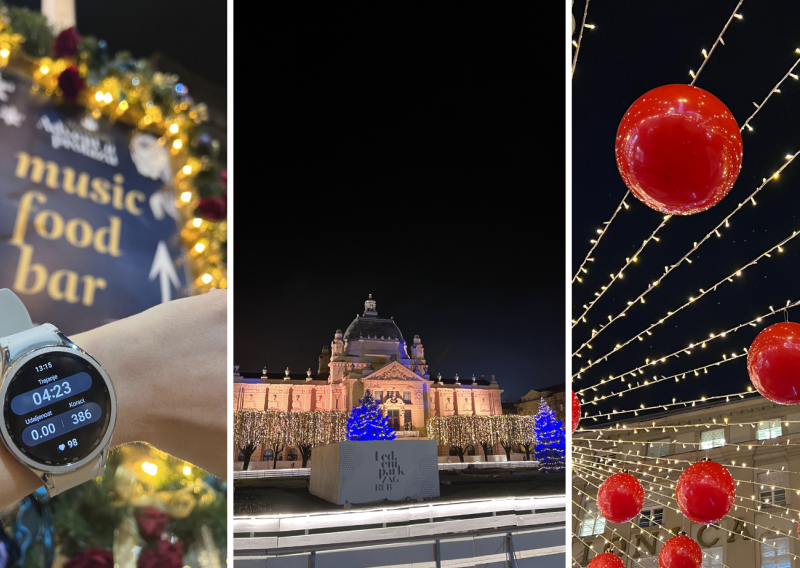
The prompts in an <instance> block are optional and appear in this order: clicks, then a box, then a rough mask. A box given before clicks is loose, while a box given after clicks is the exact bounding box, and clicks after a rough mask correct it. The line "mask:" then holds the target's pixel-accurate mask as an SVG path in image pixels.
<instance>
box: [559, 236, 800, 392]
mask: <svg viewBox="0 0 800 568" xmlns="http://www.w3.org/2000/svg"><path fill="white" fill-rule="evenodd" d="M797 235H798V232H797V231H792V234H791V235H789V236H788V237H786V238H785V239H783V240H782V241H781V242H779V243H778V244H776V245H774V246H773V247H771V248H769V249H767V250H766V251H764V252H762V253H761V254H760V255H758V256H757V257H755V258H754V259H753V260H751V261H750V262H748V263H747V264H745V265H744V266H742V267H741V268H738V269H736V270H734V271H733V272H732V273H731V274H729V275H728V276H725V277H724V278H722V279H721V280H719V281H718V282H717V283H716V284H714V285H712V286H711V287H710V288H708V289H703V288H700V293H699V294H697V295H696V296H690V297H689V300H688V301H687V302H686V303H685V304H683V305H682V306H680V307H678V308H676V309H675V310H673V311H671V312H667V314H666V315H664V316H662V318H661V319H659V320H658V321H657V322H655V323H652V324H650V326H649V327H647V328H646V329H644V330H643V331H640V332H639V333H637V334H636V335H634V336H633V337H631V338H630V339H628V340H627V341H625V343H622V344H617V345H616V347H614V349H612V350H611V351H609V352H608V353H606V354H605V355H604V356H602V357H600V358H598V359H596V360H595V361H594V362H590V363H589V366H588V367H587V368H589V367H592V366H594V365H596V364H597V363H598V362H600V361H601V360H605V359H606V358H607V357H608V356H609V355H611V354H612V353H614V352H616V351H619V350H620V349H622V348H623V347H625V346H626V345H628V344H629V343H631V342H632V341H634V340H635V339H637V338H639V337H640V336H641V335H642V334H644V333H647V334H648V335H650V333H649V332H650V330H652V329H653V328H655V327H656V326H659V325H661V324H662V323H664V322H665V321H667V320H668V319H669V318H671V317H672V316H674V315H675V314H677V313H678V312H680V311H681V310H683V309H684V308H686V307H688V306H689V305H690V304H693V303H694V302H696V301H697V300H699V299H700V298H702V297H703V296H705V295H706V294H708V293H710V292H714V291H716V289H717V287H719V286H721V285H722V284H723V283H724V282H726V281H727V282H733V279H734V278H736V277H738V276H741V275H742V272H744V271H745V270H746V269H747V268H749V267H751V266H754V265H755V264H758V261H759V260H761V259H762V258H771V256H772V254H771V253H774V252H776V251H777V252H783V245H785V244H786V243H788V242H789V241H791V240H792V239H794V238H795V237H796V236H797ZM628 308H630V304H629V305H628ZM626 310H627V308H626ZM622 313H624V311H623V312H622ZM606 327H608V326H606ZM601 331H602V330H601ZM599 333H600V332H597V333H594V334H593V337H597V335H599ZM587 343H588V341H587V342H586V343H584V344H583V345H582V346H581V347H579V348H578V350H577V351H575V353H573V355H576V354H578V353H579V352H580V351H581V350H582V349H583V348H584V347H585V346H586V345H587ZM584 370H585V369H583V370H582V371H579V373H580V372H583V371H584ZM579 373H576V375H577V374H579ZM573 376H574V375H573Z"/></svg>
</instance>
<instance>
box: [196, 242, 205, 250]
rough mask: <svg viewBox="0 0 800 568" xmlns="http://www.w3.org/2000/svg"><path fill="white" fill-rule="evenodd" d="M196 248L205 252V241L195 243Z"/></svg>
mask: <svg viewBox="0 0 800 568" xmlns="http://www.w3.org/2000/svg"><path fill="white" fill-rule="evenodd" d="M194 250H196V251H197V252H203V251H204V250H206V245H204V244H203V243H197V244H196V245H194Z"/></svg>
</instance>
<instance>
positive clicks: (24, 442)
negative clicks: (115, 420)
mask: <svg viewBox="0 0 800 568" xmlns="http://www.w3.org/2000/svg"><path fill="white" fill-rule="evenodd" d="M69 351H73V352H72V353H70V352H69ZM15 371H16V372H15V373H14V375H13V377H12V378H11V380H10V382H9V383H8V385H7V386H6V385H4V388H3V390H4V391H5V400H4V407H3V419H4V426H5V430H6V432H7V433H8V437H9V438H10V440H11V441H12V442H13V444H14V445H15V446H16V448H17V449H18V450H19V451H20V452H21V453H22V454H23V455H24V456H26V457H27V458H28V459H30V460H33V461H35V462H37V463H38V464H42V465H45V466H49V465H52V466H59V465H61V466H63V465H69V464H74V463H77V462H80V461H81V460H83V459H84V458H86V457H88V456H89V455H90V454H92V452H94V450H95V449H96V448H97V446H98V445H99V444H100V442H101V441H102V440H103V439H104V437H105V434H106V432H107V430H108V427H109V421H110V418H111V405H112V402H111V393H110V392H109V388H108V384H107V382H106V380H105V379H104V377H103V376H102V375H101V373H100V371H99V370H98V368H97V367H96V366H95V365H93V364H91V363H90V361H89V360H88V359H87V357H85V356H84V355H83V354H81V353H79V352H74V350H70V349H64V348H56V349H54V350H48V349H45V350H44V352H43V353H41V354H39V355H35V356H33V357H31V358H29V359H28V360H27V361H24V362H23V363H22V364H21V365H20V366H19V367H18V368H17V369H16V370H15Z"/></svg>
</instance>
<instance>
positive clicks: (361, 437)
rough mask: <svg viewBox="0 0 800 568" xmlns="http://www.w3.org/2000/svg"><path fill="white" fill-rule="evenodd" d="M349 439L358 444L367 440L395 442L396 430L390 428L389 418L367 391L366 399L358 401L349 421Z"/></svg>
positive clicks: (365, 393)
mask: <svg viewBox="0 0 800 568" xmlns="http://www.w3.org/2000/svg"><path fill="white" fill-rule="evenodd" d="M347 439H348V440H354V441H357V442H361V441H365V440H394V430H393V429H392V428H391V427H389V418H388V417H386V416H384V415H383V413H382V412H381V405H380V403H378V401H376V400H375V399H374V398H372V393H371V392H369V389H367V390H366V391H365V392H364V398H360V399H358V406H354V407H353V411H352V412H351V413H350V418H348V419H347Z"/></svg>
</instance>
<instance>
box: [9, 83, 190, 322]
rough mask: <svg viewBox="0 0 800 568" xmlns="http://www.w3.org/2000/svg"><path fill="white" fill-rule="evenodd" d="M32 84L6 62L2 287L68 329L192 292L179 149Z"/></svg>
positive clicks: (37, 318) (36, 315)
mask: <svg viewBox="0 0 800 568" xmlns="http://www.w3.org/2000/svg"><path fill="white" fill-rule="evenodd" d="M30 87H31V85H30V83H29V82H26V81H24V80H21V79H18V78H16V77H12V76H10V75H9V74H8V73H7V72H3V73H2V74H0V288H10V289H11V290H13V291H14V292H15V293H16V294H17V295H18V296H19V297H20V298H21V299H22V301H23V302H24V303H25V305H26V306H27V307H28V310H29V311H30V314H31V318H32V319H33V321H34V323H35V324H42V323H52V324H53V325H55V326H56V327H58V328H60V329H61V330H62V331H63V332H65V333H66V334H74V333H78V332H81V331H86V330H88V329H92V328H94V327H97V326H100V325H103V324H105V323H108V322H110V321H114V320H117V319H120V318H124V317H127V316H130V315H133V314H136V313H139V312H141V311H144V310H146V309H147V308H150V307H152V306H155V305H157V304H159V303H162V302H165V301H169V300H170V299H173V298H177V297H182V296H187V295H189V294H190V289H189V286H188V285H187V277H186V270H185V266H186V263H185V256H184V251H183V250H182V247H181V242H180V235H179V232H178V226H177V219H178V213H177V210H176V208H175V201H174V197H173V193H172V188H171V187H169V185H168V184H169V182H170V179H171V168H170V163H169V152H168V149H167V148H165V147H164V146H162V145H160V144H159V143H158V139H157V138H156V137H155V136H153V135H151V134H148V133H143V132H140V131H138V130H136V129H133V128H131V127H129V126H126V125H123V124H120V123H112V122H111V121H109V120H108V119H107V118H105V117H100V118H97V119H95V118H93V117H92V116H91V114H90V113H89V111H87V110H86V109H84V108H82V107H78V106H74V105H69V106H63V107H60V106H57V105H54V104H53V103H52V102H51V101H50V100H49V99H48V98H46V97H44V96H43V95H37V94H36V93H32V92H31V88H30ZM0 317H2V314H0Z"/></svg>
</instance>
